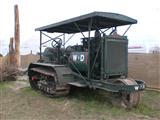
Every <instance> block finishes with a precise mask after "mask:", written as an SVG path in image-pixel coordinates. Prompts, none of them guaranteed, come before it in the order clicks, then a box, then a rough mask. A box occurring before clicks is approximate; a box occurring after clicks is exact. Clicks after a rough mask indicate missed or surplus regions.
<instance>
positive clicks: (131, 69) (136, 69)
mask: <svg viewBox="0 0 160 120" xmlns="http://www.w3.org/2000/svg"><path fill="white" fill-rule="evenodd" d="M3 59H4V60H1V61H5V62H7V58H6V57H4V58H3ZM38 59H39V56H38V55H33V54H28V55H21V68H27V67H28V65H29V63H31V62H36V61H37V60H38ZM128 76H129V77H130V78H134V79H140V80H143V81H145V82H146V84H147V86H148V87H150V88H156V89H160V54H156V53H155V54H153V53H150V54H129V55H128Z"/></svg>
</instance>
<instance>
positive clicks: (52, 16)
mask: <svg viewBox="0 0 160 120" xmlns="http://www.w3.org/2000/svg"><path fill="white" fill-rule="evenodd" d="M0 2H1V4H0V15H1V22H0V26H1V29H0V40H3V42H5V41H9V38H10V37H12V36H13V35H14V16H13V15H14V14H13V13H14V4H16V3H18V5H19V12H20V13H19V14H20V29H21V43H22V44H25V43H28V47H30V45H29V43H30V41H32V40H33V39H34V40H36V39H37V40H36V42H39V40H38V38H39V33H37V32H35V31H34V29H35V28H36V27H41V26H43V25H47V24H50V23H55V22H57V21H61V20H65V19H68V18H71V17H75V16H79V15H82V14H86V13H89V12H92V11H105V12H116V13H121V14H125V15H128V16H130V17H133V18H135V19H137V20H138V24H137V25H133V26H132V27H131V29H130V31H129V32H128V34H127V35H128V36H129V39H130V40H131V42H133V40H136V41H138V40H140V41H145V40H147V41H148V40H149V39H151V40H152V41H153V42H154V41H160V36H159V31H158V29H159V27H160V22H159V21H160V16H159V15H160V7H159V1H158V0H154V1H151V0H134V1H129V0H98V1H94V0H14V1H11V0H0ZM32 37H33V39H32ZM142 43H143V42H142ZM22 44H21V45H22Z"/></svg>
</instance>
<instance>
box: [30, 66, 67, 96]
mask: <svg viewBox="0 0 160 120" xmlns="http://www.w3.org/2000/svg"><path fill="white" fill-rule="evenodd" d="M31 70H32V72H33V75H32V76H29V82H30V85H31V87H32V88H33V89H38V90H40V91H42V93H43V94H45V95H46V96H49V97H60V96H66V95H67V94H68V93H69V91H70V86H69V85H68V84H62V83H61V84H60V83H59V80H58V77H57V75H56V73H55V72H52V71H48V70H46V69H43V68H32V69H31Z"/></svg>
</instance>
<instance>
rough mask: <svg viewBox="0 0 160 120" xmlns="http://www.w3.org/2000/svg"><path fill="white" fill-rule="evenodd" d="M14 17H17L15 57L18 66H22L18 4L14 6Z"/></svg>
mask: <svg viewBox="0 0 160 120" xmlns="http://www.w3.org/2000/svg"><path fill="white" fill-rule="evenodd" d="M14 17H15V26H14V28H15V31H14V32H15V33H14V39H15V59H16V67H20V25H19V11H18V5H15V6H14Z"/></svg>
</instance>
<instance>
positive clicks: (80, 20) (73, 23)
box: [35, 12, 137, 33]
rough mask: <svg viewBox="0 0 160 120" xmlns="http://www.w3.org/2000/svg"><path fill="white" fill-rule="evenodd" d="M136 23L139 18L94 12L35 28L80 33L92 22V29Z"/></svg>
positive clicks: (86, 29)
mask: <svg viewBox="0 0 160 120" xmlns="http://www.w3.org/2000/svg"><path fill="white" fill-rule="evenodd" d="M91 21H92V22H91ZM136 23H137V20H135V19H133V18H130V17H128V16H125V15H122V14H117V13H109V12H92V13H89V14H86V15H81V16H78V17H74V18H71V19H68V20H65V21H61V22H57V23H54V24H50V25H46V26H43V27H40V28H36V29H35V30H36V31H46V32H51V33H53V32H59V33H78V32H86V31H89V25H90V24H92V26H91V30H97V29H104V28H111V27H116V26H122V25H130V24H136ZM77 28H78V29H77Z"/></svg>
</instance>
